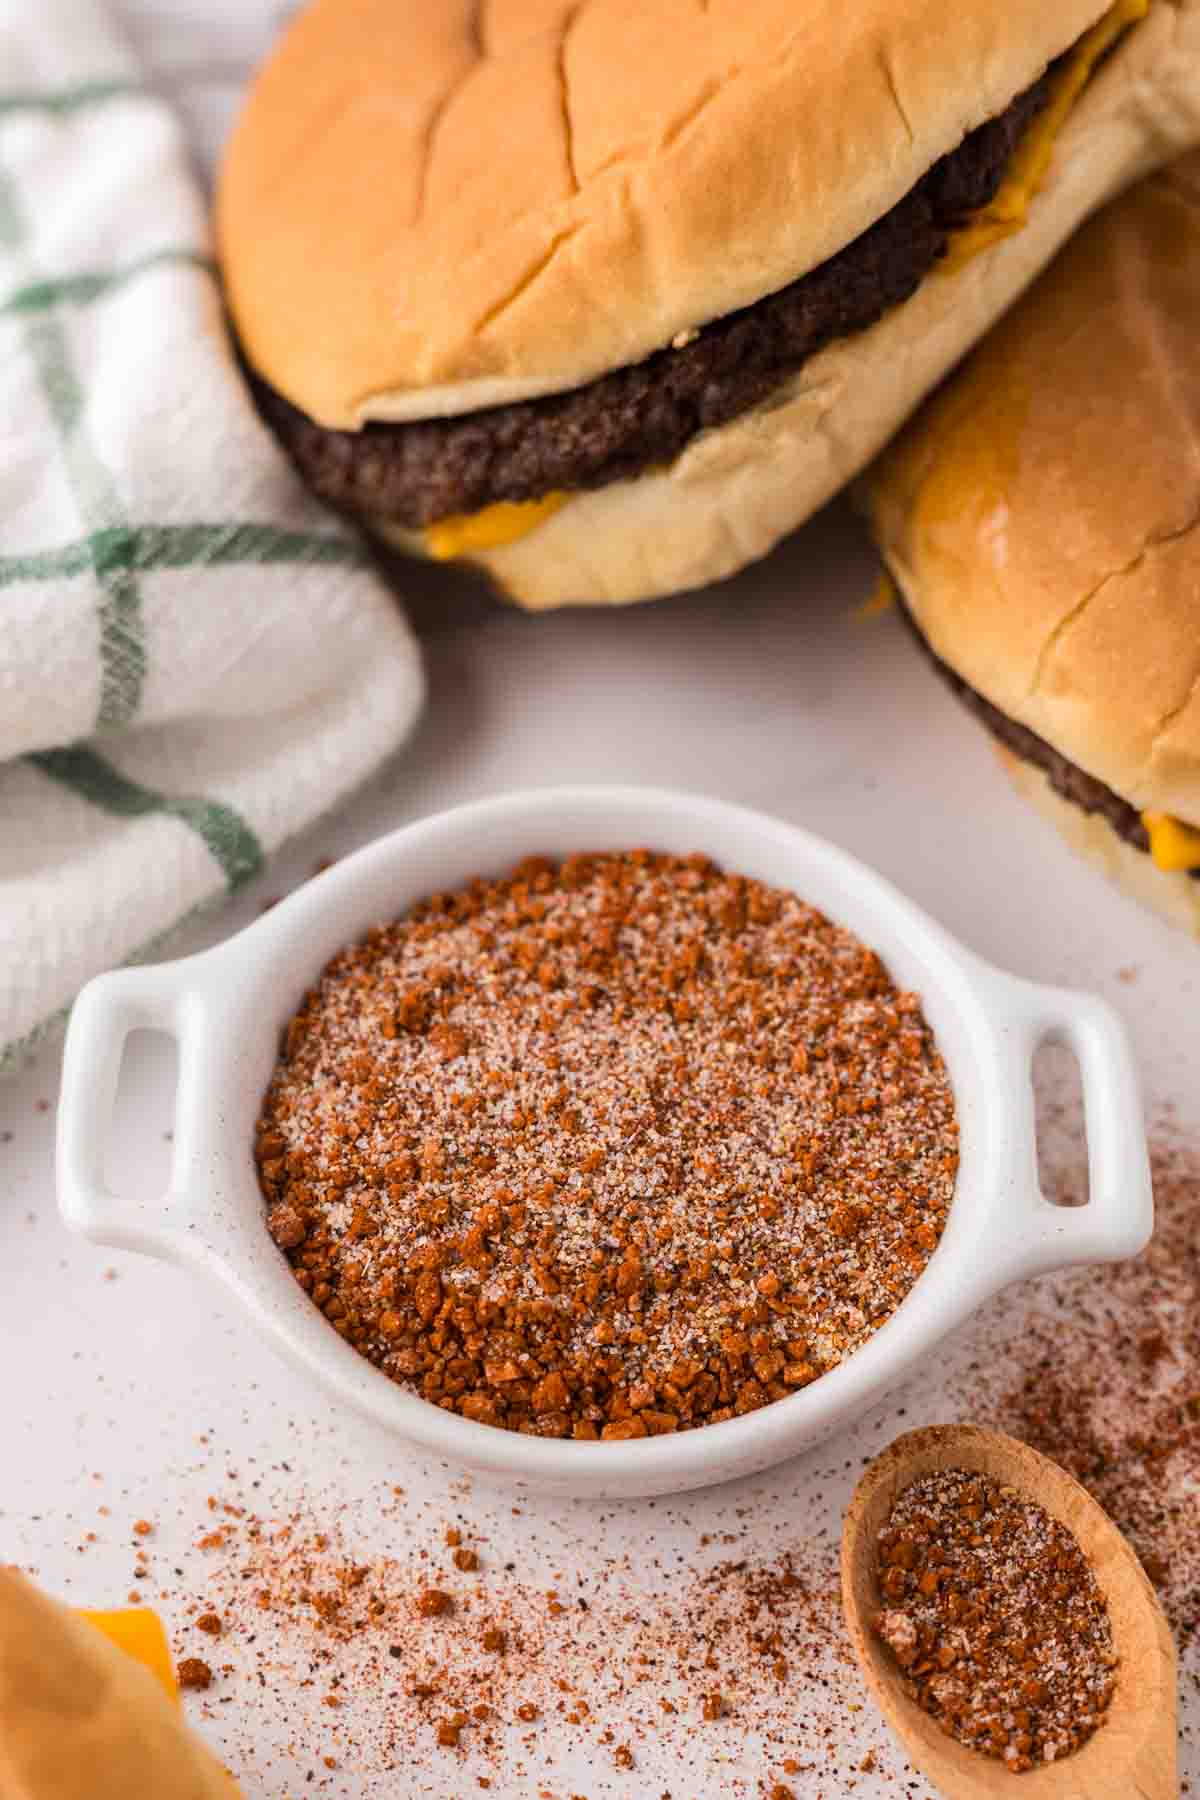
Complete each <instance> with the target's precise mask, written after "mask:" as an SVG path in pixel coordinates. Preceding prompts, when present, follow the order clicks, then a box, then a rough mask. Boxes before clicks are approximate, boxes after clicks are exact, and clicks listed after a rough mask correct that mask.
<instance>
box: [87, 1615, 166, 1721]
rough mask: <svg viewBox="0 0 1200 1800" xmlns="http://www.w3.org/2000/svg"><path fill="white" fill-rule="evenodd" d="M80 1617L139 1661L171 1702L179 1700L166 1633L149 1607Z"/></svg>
mask: <svg viewBox="0 0 1200 1800" xmlns="http://www.w3.org/2000/svg"><path fill="white" fill-rule="evenodd" d="M79 1617H80V1618H81V1619H84V1620H86V1622H87V1623H88V1624H89V1625H94V1626H95V1628H96V1630H97V1631H99V1632H102V1633H103V1634H104V1636H105V1637H106V1638H107V1639H108V1640H109V1642H110V1643H113V1644H115V1645H116V1646H117V1649H118V1650H123V1651H124V1652H125V1654H126V1655H127V1656H132V1657H133V1659H134V1661H135V1662H140V1663H141V1664H142V1665H143V1667H144V1668H147V1669H149V1671H150V1673H151V1674H152V1675H153V1676H154V1677H155V1679H156V1680H157V1681H158V1682H160V1683H161V1685H162V1686H163V1687H164V1688H165V1689H166V1691H167V1693H168V1694H169V1695H170V1697H171V1699H172V1700H178V1698H179V1686H178V1684H177V1682H176V1680H175V1665H174V1663H173V1662H172V1661H171V1650H170V1646H169V1645H168V1643H167V1634H166V1632H165V1631H164V1630H163V1625H162V1620H161V1619H160V1618H159V1616H158V1614H157V1613H154V1612H151V1611H150V1609H149V1607H145V1606H131V1607H128V1608H122V1609H121V1610H120V1611H118V1612H86V1611H82V1610H81V1611H80V1613H79Z"/></svg>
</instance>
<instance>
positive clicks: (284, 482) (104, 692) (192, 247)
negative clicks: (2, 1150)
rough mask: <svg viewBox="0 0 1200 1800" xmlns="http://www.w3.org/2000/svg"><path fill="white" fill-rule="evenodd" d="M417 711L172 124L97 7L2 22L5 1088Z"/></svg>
mask: <svg viewBox="0 0 1200 1800" xmlns="http://www.w3.org/2000/svg"><path fill="white" fill-rule="evenodd" d="M421 693H422V682H421V672H420V664H419V660H418V656H417V651H416V648H415V645H414V643H413V640H412V637H411V634H410V633H409V630H408V627H407V624H406V623H405V620H404V618H403V617H402V615H401V613H400V611H399V609H398V607H397V605H396V603H395V601H394V600H393V599H392V598H391V597H390V596H389V595H388V593H387V592H386V590H385V588H384V587H383V585H382V584H381V583H380V582H379V581H378V580H377V578H376V577H375V575H374V574H373V573H372V571H371V569H370V567H369V565H368V563H367V561H366V558H365V556H364V553H363V551H362V550H361V549H360V547H359V545H358V543H357V541H356V540H354V539H352V538H350V537H349V536H348V535H346V533H345V532H343V531H342V530H341V529H339V528H338V526H337V524H336V522H335V521H333V520H332V519H331V518H330V517H329V516H328V515H327V514H325V513H323V512H322V511H321V510H320V509H319V508H318V507H317V506H316V505H315V504H314V503H313V502H312V501H311V500H309V498H308V497H307V496H306V495H305V494H304V492H303V491H302V489H301V488H300V486H299V483H298V482H297V480H296V478H295V476H294V474H293V473H292V470H291V468H290V466H289V465H288V464H287V463H286V461H285V460H284V458H283V457H282V456H281V454H280V452H279V451H278V449H277V448H276V446H275V444H274V442H273V440H272V439H271V438H270V437H269V436H268V434H267V433H266V432H265V431H264V429H263V427H262V425H261V424H260V423H259V420H258V418H257V416H256V414H255V412H254V410H253V408H252V406H251V404H250V402H249V399H248V397H247V393H246V389H245V387H244V385H243V383H242V381H241V379H240V377H239V375H238V371H237V368H236V365H235V363H234V361H233V358H232V355H231V351H230V344H229V339H228V336H227V334H226V331H225V326H224V323H223V318H222V310H221V300H220V294H219V290H218V288H217V284H216V280H215V276H214V270H213V266H212V263H211V260H210V255H209V249H208V240H207V234H206V226H205V217H204V209H203V206H202V203H201V199H200V196H199V194H198V192H197V189H196V187H195V184H194V182H193V178H192V175H191V173H190V171H189V168H188V165H187V156H186V151H185V148H184V145H183V143H182V141H181V135H180V131H179V128H178V126H177V124H176V121H175V119H174V117H173V116H172V114H171V112H170V110H169V109H168V108H167V107H166V106H165V105H164V104H163V102H162V101H161V100H160V99H158V98H157V97H156V96H155V95H154V94H153V93H151V92H150V91H149V90H148V89H147V88H146V86H145V85H144V84H143V82H142V79H141V77H140V73H139V70H138V68H137V66H136V65H135V64H134V62H133V61H132V60H131V58H130V56H129V55H128V53H127V51H126V50H125V48H124V46H123V44H122V43H121V42H120V40H119V39H118V37H117V36H116V35H115V33H114V31H113V29H112V27H111V25H110V22H109V21H108V19H107V18H106V16H105V14H104V12H103V10H102V6H101V4H100V0H0V1066H3V1064H4V1063H5V1062H9V1063H11V1061H12V1060H13V1058H14V1056H15V1054H16V1052H17V1051H18V1050H19V1049H20V1047H21V1046H22V1044H25V1043H28V1042H30V1041H31V1040H32V1039H33V1037H35V1036H36V1035H37V1034H38V1032H39V1031H40V1030H41V1029H42V1028H43V1027H44V1026H45V1025H46V1024H47V1023H48V1022H50V1021H51V1020H53V1019H54V1018H55V1017H56V1016H57V1015H60V1014H61V1012H62V1009H63V1008H64V1007H65V1006H66V1005H67V1004H68V1003H69V1001H70V1000H71V999H72V997H73V996H74V994H75V992H76V991H77V990H78V988H79V987H80V986H81V984H82V983H83V982H84V981H86V980H87V979H88V977H89V976H91V975H94V974H95V973H96V972H97V971H98V970H101V969H106V968H110V967H112V966H113V965H115V964H117V963H120V962H123V961H125V960H127V959H130V958H133V957H136V956H137V955H138V954H139V953H142V952H144V951H146V950H147V949H149V948H151V947H152V946H153V945H154V944H155V943H156V942H157V941H159V940H160V939H161V938H162V937H163V936H164V934H165V933H166V932H168V931H169V930H170V929H171V928H172V927H173V926H175V925H177V924H179V923H180V922H181V921H182V920H184V919H185V918H187V917H188V916H189V915H191V914H192V913H193V912H195V911H196V910H197V909H198V908H199V907H201V906H203V905H205V904H207V903H209V902H211V901H213V900H214V899H216V898H218V897H219V896H220V895H222V894H224V893H226V892H228V891H230V890H232V889H234V888H236V887H238V886H239V884H240V883H242V882H244V881H247V880H248V879H249V878H250V877H251V876H252V875H253V874H254V873H255V872H256V871H257V870H258V869H259V868H260V867H261V866H262V863H263V859H264V857H266V856H267V855H268V854H269V853H270V852H271V851H272V850H273V849H274V848H275V847H276V846H277V845H278V844H279V843H280V842H281V841H282V840H283V839H284V838H286V837H287V836H288V835H289V834H290V833H292V832H294V831H296V830H297V829H298V828H299V827H301V826H302V825H305V824H307V823H308V822H309V821H310V820H312V819H313V818H315V817H316V816H317V815H318V814H320V813H322V812H324V811H325V810H326V809H327V808H329V807H330V806H331V805H332V804H333V803H334V802H335V801H336V800H337V799H338V798H339V796H341V795H343V794H345V793H346V792H347V791H348V790H349V789H350V788H351V787H353V786H354V784H355V783H356V782H359V781H361V780H362V779H363V777H364V776H366V775H367V774H368V772H369V771H370V770H371V769H372V768H374V767H375V766H376V765H377V764H378V763H379V762H380V760H381V759H382V758H383V757H384V756H385V755H386V754H387V753H388V752H389V751H390V750H392V749H393V748H395V746H396V745H398V744H399V743H400V742H401V740H402V739H403V737H404V735H405V733H406V732H407V731H408V729H409V727H410V725H411V723H412V721H413V718H414V716H415V714H416V711H417V709H418V706H419V704H420V699H421Z"/></svg>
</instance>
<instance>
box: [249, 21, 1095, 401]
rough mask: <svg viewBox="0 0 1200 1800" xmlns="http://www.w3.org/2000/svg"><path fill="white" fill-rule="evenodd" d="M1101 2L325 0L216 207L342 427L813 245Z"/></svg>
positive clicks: (574, 357) (311, 391) (642, 317)
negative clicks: (1000, 3) (698, 2)
mask: <svg viewBox="0 0 1200 1800" xmlns="http://www.w3.org/2000/svg"><path fill="white" fill-rule="evenodd" d="M1108 4H1109V0H1053V4H1047V0H1006V3H1005V4H1004V5H1003V6H997V5H995V4H994V0H955V3H954V4H953V5H952V6H947V5H946V4H945V0H853V3H852V4H847V3H836V0H707V3H705V0H700V4H697V0H582V3H581V0H436V4H431V0H313V4H311V5H310V6H309V7H308V8H307V9H306V10H305V11H304V12H303V13H302V14H301V15H300V17H299V18H298V19H297V20H296V22H295V24H294V25H293V26H292V27H291V29H290V30H289V31H288V33H287V34H286V36H285V37H284V39H283V41H282V43H281V44H280V46H279V48H278V50H277V51H276V52H275V54H274V56H273V57H272V58H271V60H270V61H269V62H268V63H267V65H266V67H265V68H264V69H263V71H262V72H261V74H260V75H259V78H258V80H257V82H256V84H255V86H254V88H253V90H252V92H251V95H250V98H249V100H248V102H247V105H246V108H245V111H244V113H243V115H242V118H241V120H240V123H239V124H238V127H237V129H236V131H235V132H234V135H233V138H232V140H231V143H230V146H229V150H228V153H227V157H226V161H225V167H224V171H223V174H222V179H221V185H220V193H219V198H218V211H217V226H218V236H219V243H220V251H221V257H222V261H223V264H224V272H225V279H226V284H227V291H228V295H229V301H230V305H231V307H232V311H233V316H234V321H235V324H236V326H237V329H238V332H239V335H240V337H241V340H242V343H243V345H244V347H245V350H246V353H247V355H248V356H249V358H250V361H251V362H252V363H253V364H254V366H255V367H256V368H257V369H258V370H259V372H260V373H261V374H262V375H264V376H265V377H266V379H267V380H268V381H269V382H270V383H271V384H272V385H273V386H274V387H276V388H277V389H278V390H279V391H280V392H281V393H283V394H284V395H286V397H287V398H288V399H289V400H291V401H292V402H293V404H295V405H296V406H298V407H300V408H301V409H302V410H303V411H304V412H306V413H308V414H309V416H310V417H312V418H314V419H316V420H317V421H318V422H319V423H321V424H323V425H328V426H335V427H343V428H353V427H355V426H358V425H361V424H362V423H363V422H364V421H365V420H367V419H410V418H427V417H433V416H435V415H439V414H441V415H444V414H449V413H457V412H467V411H472V410H474V409H476V408H479V407H484V406H490V405H495V404H498V403H500V402H503V401H509V400H515V399H522V398H528V397H531V396H533V395H537V394H546V393H552V392H556V391H562V390H563V389H566V388H570V387H575V386H578V385H580V384H582V383H584V382H586V381H590V380H592V379H594V378H595V377H597V376H599V375H601V374H604V373H605V372H606V371H608V370H610V369H613V368H618V367H621V366H623V365H624V364H626V363H631V362H636V361H638V360H640V359H641V358H642V357H645V356H647V355H649V354H650V353H651V352H652V351H654V350H657V349H660V348H661V347H662V346H663V345H665V344H667V343H669V342H670V341H671V339H672V338H673V337H675V336H676V335H677V334H678V333H679V332H681V331H687V330H690V329H692V328H694V327H696V326H699V325H703V324H704V323H706V322H707V321H708V320H710V319H713V318H716V317H718V316H720V315H722V314H724V313H728V312H732V311H734V310H736V309H737V308H739V307H742V306H746V305H749V304H751V303H752V302H754V301H755V300H759V299H761V298H762V297H763V296H764V295H765V294H768V293H773V292H775V291H776V290H777V289H779V288H781V287H783V286H786V285H787V283H788V282H791V281H794V280H796V279H797V278H798V277H799V276H801V275H803V274H805V273H806V272H807V271H808V270H809V269H812V268H815V267H816V266H817V265H818V264H819V263H822V262H824V261H825V260H826V259H827V258H828V257H830V256H831V255H833V254H834V253H835V252H836V251H838V250H840V249H842V248H843V247H844V246H845V245H846V244H848V243H849V242H851V240H852V239H854V238H855V237H857V236H858V235H859V234H860V233H861V232H862V231H864V230H865V229H866V228H867V226H868V225H870V224H872V223H873V221H874V220H876V219H878V218H879V217H881V216H882V214H883V213H885V212H887V211H888V210H889V209H890V208H891V207H892V206H894V205H895V204H896V202H897V201H898V200H900V199H901V198H902V197H903V196H904V194H906V193H907V192H908V190H909V189H910V188H912V187H913V186H914V185H915V183H916V182H917V181H918V180H919V179H920V177H921V176H922V175H923V174H924V173H925V171H926V170H927V169H928V168H929V167H930V166H931V165H932V164H933V163H934V162H935V161H936V160H937V159H938V157H940V156H942V155H944V154H945V153H946V152H947V151H948V150H951V149H953V148H954V146H955V145H957V144H958V143H959V142H960V141H961V139H962V138H963V137H964V135H965V134H966V133H967V132H969V131H971V130H973V129H974V128H975V127H976V126H978V125H980V124H981V123H982V122H983V121H984V120H985V119H988V118H992V117H994V116H995V115H996V114H998V113H1000V112H1002V111H1003V110H1004V108H1005V107H1006V106H1007V105H1008V104H1009V102H1010V101H1011V100H1012V99H1013V98H1014V96H1015V95H1016V94H1018V93H1020V92H1021V91H1022V90H1023V89H1024V88H1026V87H1027V86H1029V84H1030V83H1031V82H1033V81H1034V80H1036V79H1037V77H1038V76H1039V75H1040V74H1041V73H1042V71H1043V69H1044V68H1045V66H1046V64H1047V63H1048V62H1049V61H1050V60H1051V59H1052V58H1054V57H1055V56H1057V55H1058V54H1059V53H1060V52H1061V51H1063V50H1064V49H1066V48H1067V46H1068V45H1070V44H1072V43H1073V42H1074V41H1075V39H1076V38H1078V37H1080V36H1081V35H1082V33H1083V32H1084V31H1086V30H1087V28H1088V27H1089V26H1090V25H1092V24H1093V23H1095V21H1096V20H1097V19H1098V18H1099V17H1100V16H1101V15H1102V14H1103V13H1105V12H1106V11H1107V10H1108Z"/></svg>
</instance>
